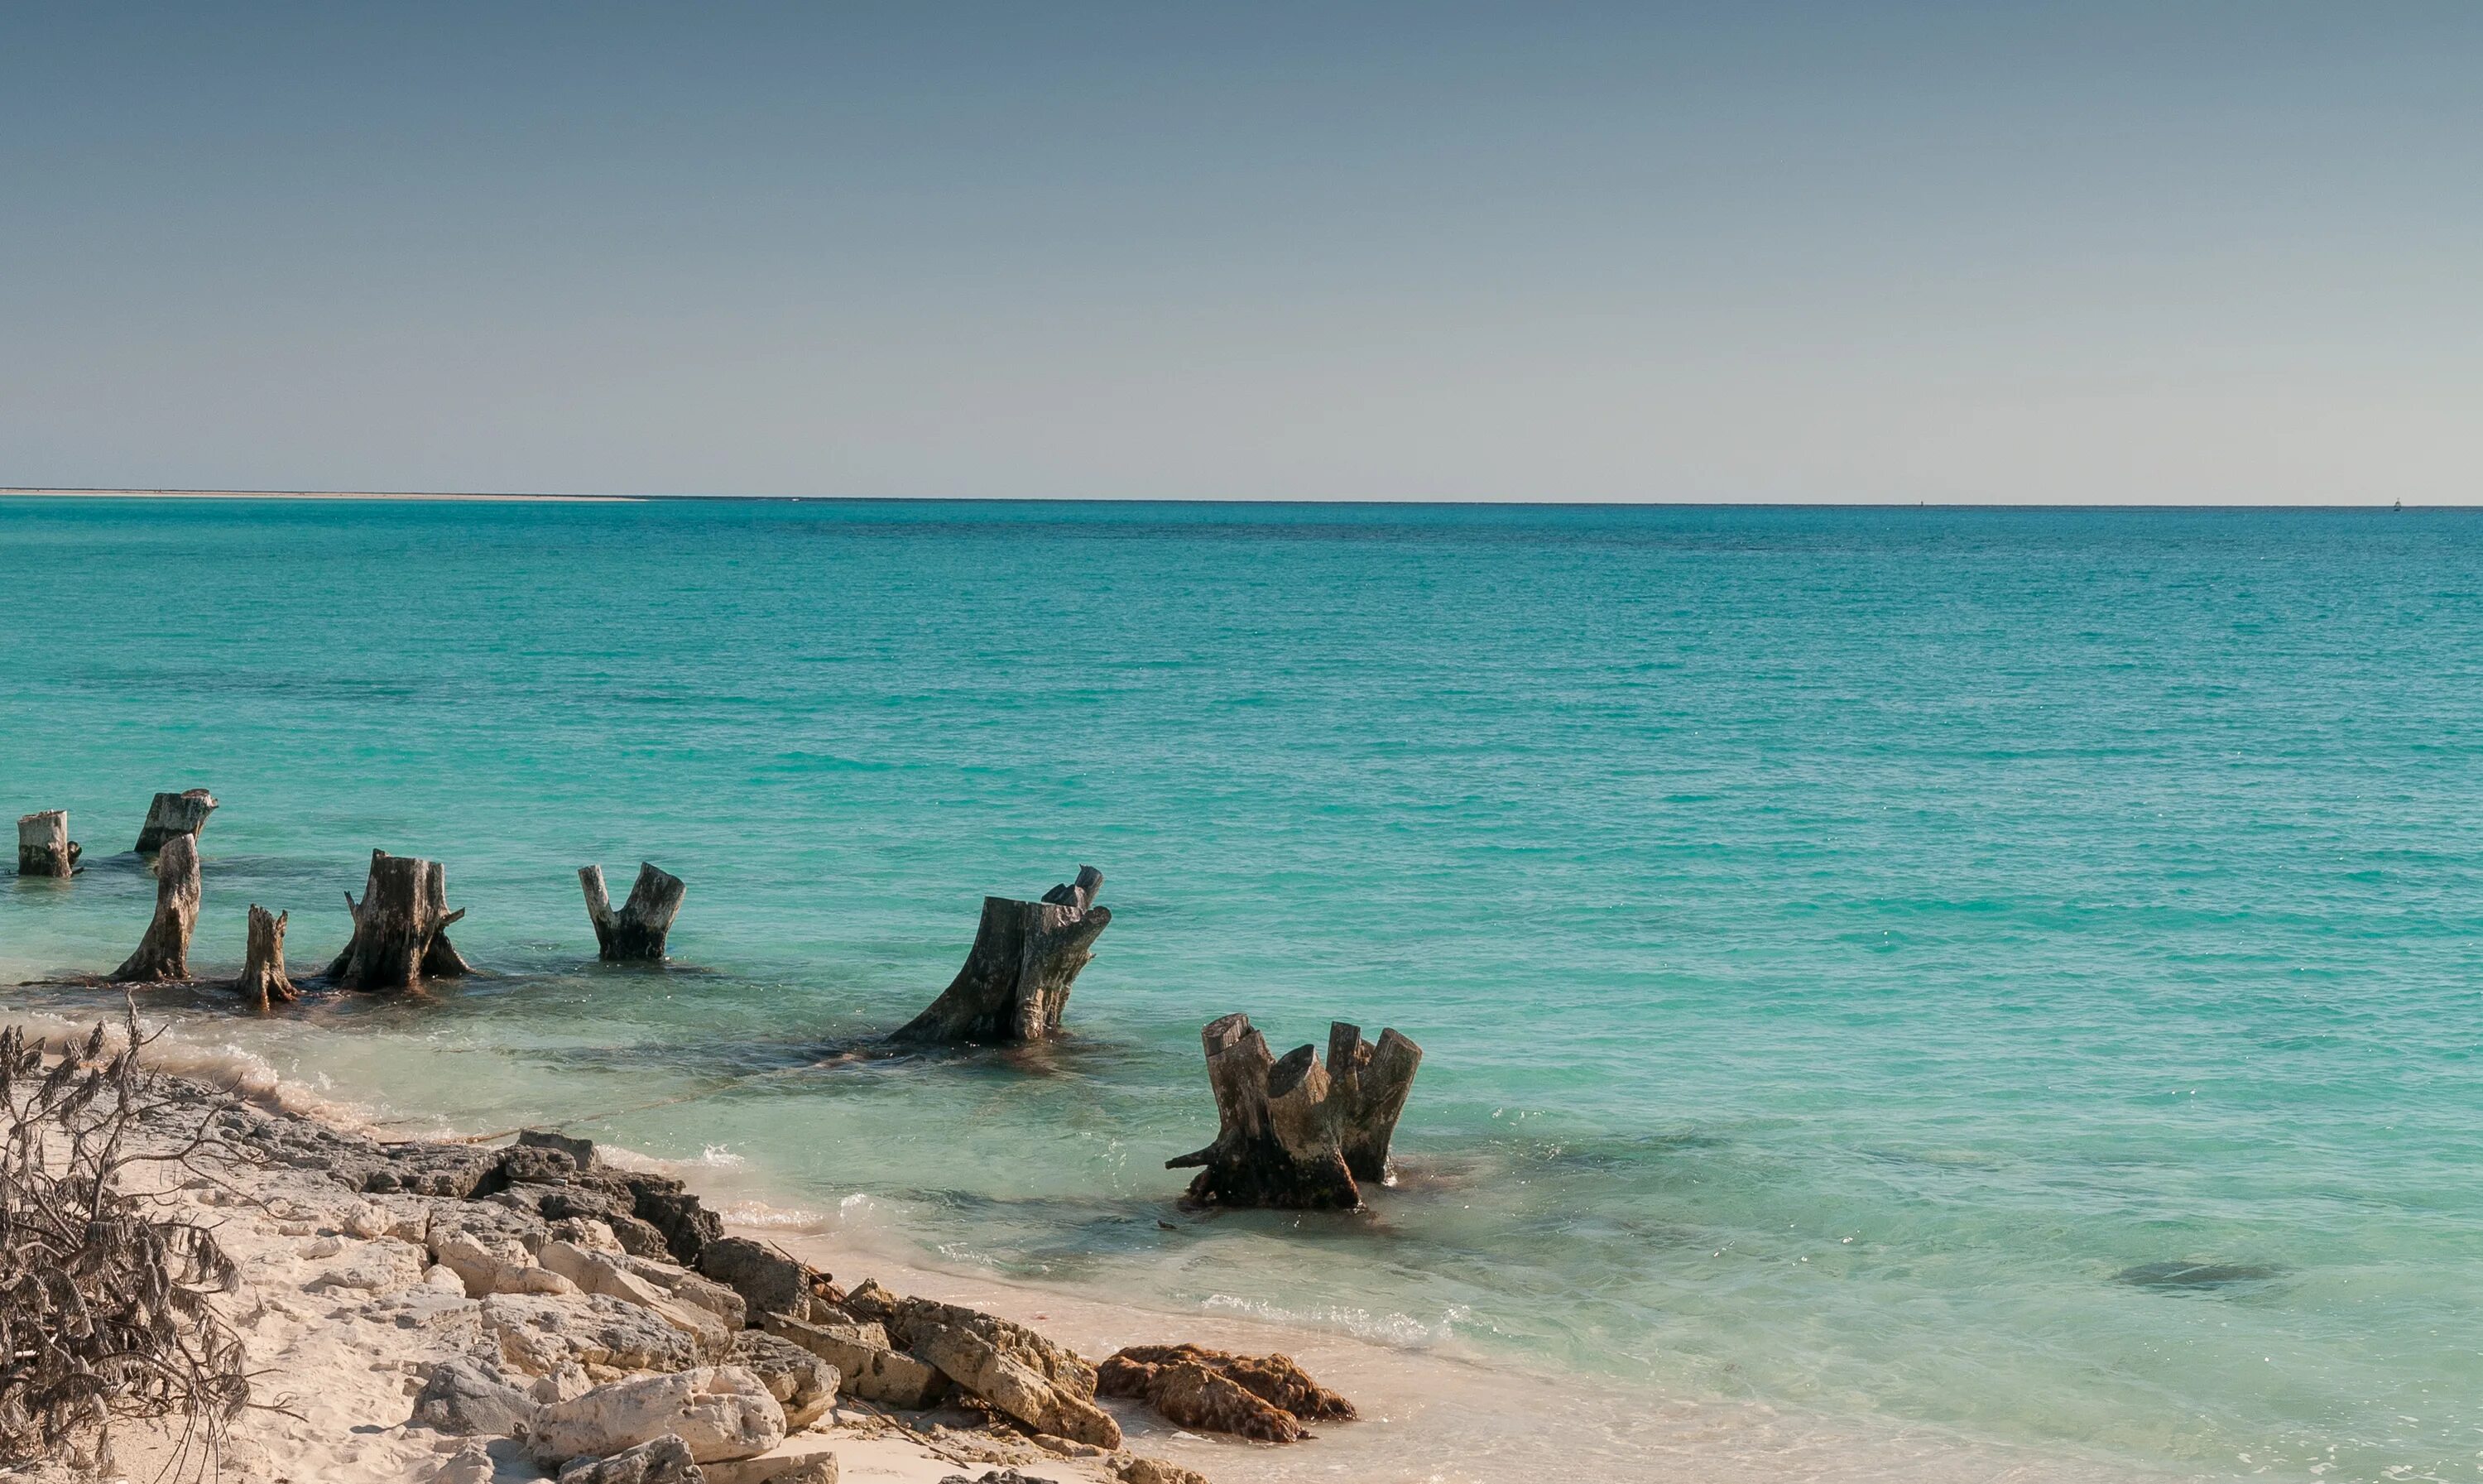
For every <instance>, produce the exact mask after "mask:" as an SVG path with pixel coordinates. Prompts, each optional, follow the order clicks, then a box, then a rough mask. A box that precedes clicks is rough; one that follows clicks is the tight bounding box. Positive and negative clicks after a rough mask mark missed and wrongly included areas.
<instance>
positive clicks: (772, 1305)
mask: <svg viewBox="0 0 2483 1484" xmlns="http://www.w3.org/2000/svg"><path fill="white" fill-rule="evenodd" d="M699 1271H700V1272H702V1273H704V1274H706V1275H707V1276H708V1278H711V1279H713V1280H714V1281H716V1282H717V1283H720V1284H723V1285H727V1286H728V1287H730V1288H732V1289H733V1291H734V1292H735V1293H738V1294H740V1295H741V1299H742V1302H743V1303H744V1304H745V1305H747V1306H748V1308H749V1312H750V1313H751V1314H752V1315H753V1316H754V1317H756V1316H759V1315H763V1314H789V1315H791V1316H792V1317H793V1318H796V1319H808V1318H809V1317H811V1278H812V1270H811V1269H810V1268H808V1267H806V1266H804V1265H803V1264H801V1263H800V1262H797V1261H795V1260H794V1259H791V1258H788V1257H787V1256H785V1255H784V1254H783V1253H781V1252H778V1251H777V1250H776V1249H774V1248H773V1247H769V1246H767V1245H766V1244H765V1243H763V1242H754V1241H752V1240H751V1239H750V1238H748V1237H746V1236H728V1237H725V1238H723V1239H722V1240H720V1241H713V1242H709V1243H708V1244H707V1245H706V1246H705V1247H704V1248H703V1249H701V1250H700V1252H699Z"/></svg>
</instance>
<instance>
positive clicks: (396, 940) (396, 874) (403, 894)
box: [327, 850, 472, 990]
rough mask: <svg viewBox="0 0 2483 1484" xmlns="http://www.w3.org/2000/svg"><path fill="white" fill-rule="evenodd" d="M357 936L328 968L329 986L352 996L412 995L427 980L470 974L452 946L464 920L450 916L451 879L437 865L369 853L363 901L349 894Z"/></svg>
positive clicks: (348, 907) (348, 906)
mask: <svg viewBox="0 0 2483 1484" xmlns="http://www.w3.org/2000/svg"><path fill="white" fill-rule="evenodd" d="M345 910H346V911H347V912H349V913H352V914H354V936H353V937H352V938H351V939H349V940H348V941H346V943H345V949H344V951H343V952H342V953H339V954H337V955H336V959H335V962H334V963H333V964H330V965H329V966H328V974H327V977H328V979H329V981H330V982H331V983H334V984H339V985H342V986H344V987H345V988H346V989H349V990H410V989H413V988H414V987H415V986H417V985H419V984H420V983H422V981H423V980H425V979H439V978H450V977H454V976H456V975H458V974H464V973H469V972H471V971H472V966H470V965H468V964H467V962H466V960H465V959H464V957H463V956H461V955H460V954H459V953H458V952H457V949H456V946H455V945H454V944H452V943H451V942H449V941H448V925H449V924H450V923H452V922H455V921H456V920H457V919H458V918H460V917H463V916H465V915H466V912H465V909H463V908H460V909H458V910H457V911H455V912H450V911H449V910H448V876H447V873H446V872H445V871H442V870H441V867H440V862H439V861H422V860H417V859H415V858H414V857H413V856H392V855H389V854H388V853H387V851H384V850H374V851H372V852H371V873H370V876H369V878H368V880H366V881H365V882H364V883H363V886H362V899H361V900H360V901H359V902H357V901H355V900H354V896H353V893H352V892H350V891H349V892H347V893H345Z"/></svg>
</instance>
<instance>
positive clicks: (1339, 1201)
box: [1164, 1015, 1423, 1210]
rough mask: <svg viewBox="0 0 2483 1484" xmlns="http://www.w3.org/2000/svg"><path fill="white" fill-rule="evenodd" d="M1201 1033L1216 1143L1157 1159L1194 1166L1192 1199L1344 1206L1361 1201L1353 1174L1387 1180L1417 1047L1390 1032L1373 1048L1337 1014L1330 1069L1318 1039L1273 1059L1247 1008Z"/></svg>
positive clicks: (1168, 1165) (1170, 1165)
mask: <svg viewBox="0 0 2483 1484" xmlns="http://www.w3.org/2000/svg"><path fill="white" fill-rule="evenodd" d="M1199 1039H1200V1041H1201V1042H1203V1043H1204V1044H1205V1046H1206V1048H1207V1081H1208V1086H1209V1087H1210V1088H1211V1089H1213V1091H1214V1092H1215V1116H1216V1121H1217V1124H1218V1127H1217V1129H1216V1133H1215V1143H1213V1144H1211V1145H1209V1146H1208V1147H1207V1148H1205V1149H1202V1150H1200V1151H1198V1152H1197V1153H1193V1154H1184V1155H1182V1156H1181V1157H1180V1158H1178V1159H1167V1160H1165V1161H1164V1168H1165V1169H1167V1170H1182V1169H1188V1168H1191V1167H1193V1166H1195V1167H1199V1169H1198V1175H1197V1177H1196V1178H1195V1179H1192V1180H1191V1181H1190V1182H1189V1192H1188V1196H1187V1198H1186V1199H1188V1201H1189V1202H1190V1203H1191V1204H1193V1205H1197V1206H1278V1207H1282V1208H1284V1209H1288V1210H1351V1209H1353V1208H1354V1207H1355V1206H1360V1205H1361V1204H1362V1189H1361V1185H1360V1183H1359V1182H1360V1181H1362V1180H1371V1181H1374V1182H1377V1183H1384V1182H1385V1181H1386V1180H1387V1179H1388V1143H1389V1140H1390V1139H1391V1138H1392V1137H1393V1136H1394V1135H1395V1133H1396V1130H1397V1116H1398V1114H1399V1113H1401V1112H1402V1111H1403V1109H1404V1106H1405V1096H1406V1094H1407V1093H1408V1092H1410V1091H1411V1090H1412V1088H1413V1085H1414V1072H1415V1069H1416V1068H1418V1067H1420V1066H1421V1065H1422V1061H1423V1048H1422V1047H1418V1046H1416V1045H1415V1044H1414V1043H1413V1042H1411V1041H1408V1040H1406V1039H1405V1038H1404V1037H1403V1036H1401V1035H1399V1034H1397V1032H1395V1031H1393V1030H1386V1031H1381V1032H1380V1033H1379V1045H1378V1046H1377V1047H1371V1046H1370V1045H1368V1044H1366V1043H1365V1042H1364V1041H1363V1039H1362V1031H1361V1029H1360V1027H1358V1026H1353V1025H1348V1024H1346V1023H1344V1022H1343V1021H1339V1022H1337V1023H1336V1024H1335V1025H1333V1026H1331V1027H1329V1030H1328V1048H1329V1056H1330V1059H1331V1063H1332V1066H1331V1067H1322V1066H1321V1065H1320V1059H1319V1049H1318V1048H1317V1047H1309V1046H1301V1047H1295V1048H1294V1049H1293V1050H1291V1051H1288V1052H1286V1053H1285V1055H1284V1056H1283V1058H1282V1059H1278V1058H1276V1057H1272V1056H1270V1055H1268V1041H1267V1038H1266V1037H1264V1036H1262V1035H1260V1034H1259V1033H1258V1032H1257V1031H1256V1030H1253V1029H1252V1028H1251V1026H1250V1018H1249V1017H1248V1016H1246V1015H1228V1016H1226V1017H1224V1018H1223V1019H1222V1020H1214V1021H1210V1022H1209V1024H1208V1026H1207V1028H1206V1029H1205V1030H1203V1031H1201V1032H1200V1033H1199ZM1335 1069H1342V1070H1341V1071H1339V1070H1335Z"/></svg>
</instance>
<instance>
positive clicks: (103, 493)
mask: <svg viewBox="0 0 2483 1484" xmlns="http://www.w3.org/2000/svg"><path fill="white" fill-rule="evenodd" d="M7 495H19V496H26V497H30V498H31V497H38V496H57V497H60V498H64V499H81V500H487V501H507V500H527V501H546V502H549V503H552V504H560V505H627V504H635V503H637V502H638V501H640V500H642V499H643V498H644V496H642V495H634V494H452V493H448V492H445V491H430V490H32V489H20V488H17V487H15V486H0V496H7Z"/></svg>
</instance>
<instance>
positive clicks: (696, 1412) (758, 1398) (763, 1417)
mask: <svg viewBox="0 0 2483 1484" xmlns="http://www.w3.org/2000/svg"><path fill="white" fill-rule="evenodd" d="M666 1433H671V1434H673V1435H675V1436H677V1437H679V1438H680V1439H681V1442H682V1443H684V1444H688V1445H689V1451H690V1456H691V1457H692V1458H693V1459H695V1460H697V1461H698V1462H700V1463H705V1462H707V1461H708V1460H709V1459H719V1458H748V1457H750V1456H752V1455H753V1454H757V1453H764V1452H766V1451H767V1450H768V1449H769V1448H772V1447H774V1446H775V1445H776V1444H780V1443H782V1442H784V1441H785V1409H784V1408H783V1407H781V1406H779V1405H778V1404H777V1401H776V1398H775V1397H774V1396H772V1395H770V1394H768V1391H767V1387H766V1385H765V1383H763V1382H761V1380H760V1379H759V1378H758V1377H757V1376H755V1375H752V1374H751V1373H750V1372H749V1371H748V1370H746V1369H744V1368H742V1367H741V1366H738V1365H702V1366H699V1367H698V1368H696V1369H694V1370H684V1371H678V1372H675V1373H673V1374H671V1375H661V1376H642V1377H640V1378H638V1379H636V1380H632V1381H620V1382H615V1383H613V1384H612V1385H610V1386H600V1387H597V1388H596V1389H595V1390H594V1391H589V1392H587V1393H586V1394H585V1395H583V1396H579V1397H576V1398H574V1399H573V1400H570V1401H564V1402H556V1403H554V1404H552V1405H551V1406H548V1407H545V1408H544V1409H542V1410H541V1411H539V1412H537V1413H536V1414H535V1417H534V1421H533V1423H532V1424H531V1425H530V1426H529V1427H528V1428H527V1430H526V1438H527V1445H528V1446H529V1447H530V1448H531V1449H532V1450H533V1451H534V1454H535V1456H536V1457H537V1458H539V1459H542V1460H544V1461H546V1462H547V1463H558V1462H564V1461H566V1460H569V1459H573V1458H577V1457H580V1456H591V1457H596V1458H602V1457H606V1456H608V1455H610V1454H613V1453H618V1452H621V1451H622V1450H624V1449H626V1448H633V1447H636V1446H638V1445H639V1444H643V1443H652V1442H654V1441H655V1440H656V1439H658V1438H661V1437H663V1436H664V1435H665V1434H666Z"/></svg>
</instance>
